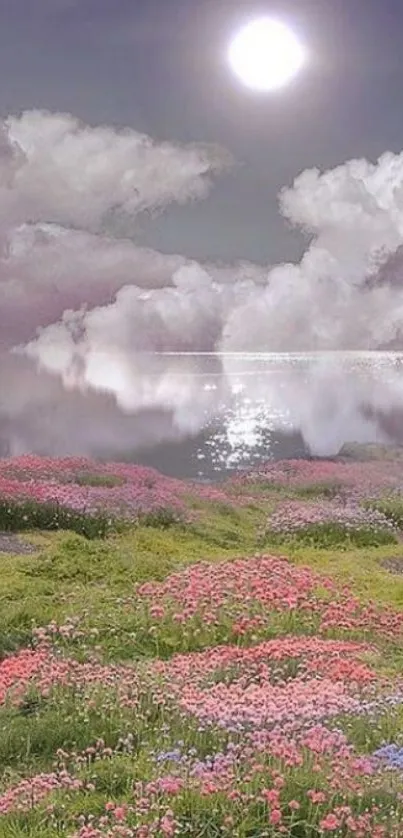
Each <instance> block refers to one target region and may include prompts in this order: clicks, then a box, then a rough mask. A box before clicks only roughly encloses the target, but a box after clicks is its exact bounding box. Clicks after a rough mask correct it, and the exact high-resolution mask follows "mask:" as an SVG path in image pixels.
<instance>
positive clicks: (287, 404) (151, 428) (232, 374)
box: [0, 352, 403, 479]
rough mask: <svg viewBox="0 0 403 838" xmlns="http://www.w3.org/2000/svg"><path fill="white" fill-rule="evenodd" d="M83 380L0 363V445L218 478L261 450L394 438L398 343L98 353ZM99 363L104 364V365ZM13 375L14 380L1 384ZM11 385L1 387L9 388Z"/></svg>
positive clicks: (324, 449)
mask: <svg viewBox="0 0 403 838" xmlns="http://www.w3.org/2000/svg"><path fill="white" fill-rule="evenodd" d="M96 363H97V368H98V369H99V370H100V371H102V375H99V381H98V380H97V370H96V369H94V368H93V369H92V375H91V386H89V385H88V381H87V382H86V380H85V379H84V378H80V376H79V375H78V374H77V370H73V371H72V373H71V378H70V379H68V380H64V381H61V379H60V377H59V376H57V375H51V374H49V373H45V372H39V373H38V372H37V371H36V370H35V369H34V367H33V365H31V364H30V362H29V361H27V360H26V359H21V358H15V357H14V358H12V359H11V360H10V359H8V360H7V362H5V363H4V364H1V365H0V443H2V446H3V452H2V453H9V454H18V453H23V452H25V451H37V452H39V453H42V454H46V453H48V454H51V455H60V456H64V455H68V454H86V455H91V456H94V455H95V456H101V457H105V458H112V457H114V458H125V459H130V460H133V461H138V462H143V463H147V464H151V465H154V466H155V467H157V468H159V469H161V470H162V471H165V472H169V473H171V474H175V475H177V476H184V477H185V476H192V477H199V478H200V479H217V478H218V477H220V476H223V475H225V474H227V473H228V472H230V471H232V470H233V469H239V468H247V467H249V466H251V465H252V464H253V463H256V462H258V461H259V460H261V459H279V458H283V457H290V456H304V455H306V454H307V453H311V454H313V455H316V456H334V455H336V454H337V453H338V452H339V451H340V449H341V447H342V446H343V445H344V443H347V442H364V443H369V442H382V443H385V442H395V443H396V442H397V443H403V421H402V419H403V354H402V353H353V352H344V353H316V354H315V353H310V354H301V353H300V354H295V353H293V354H269V355H268V354H243V353H241V354H235V353H234V354H221V355H220V354H197V353H194V354H181V355H179V354H169V353H164V354H160V355H158V354H135V355H133V356H132V357H131V358H128V357H127V356H126V357H125V358H124V362H123V360H122V358H119V357H118V356H110V355H109V356H108V357H101V356H100V357H99V358H97V359H96ZM106 372H107V374H106ZM10 382H11V388H10ZM6 384H8V387H7V386H6Z"/></svg>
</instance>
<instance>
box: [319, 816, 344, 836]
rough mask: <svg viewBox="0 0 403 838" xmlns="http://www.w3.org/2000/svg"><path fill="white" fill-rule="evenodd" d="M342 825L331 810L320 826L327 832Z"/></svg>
mask: <svg viewBox="0 0 403 838" xmlns="http://www.w3.org/2000/svg"><path fill="white" fill-rule="evenodd" d="M339 826H340V821H339V819H338V818H336V815H334V814H332V812H329V814H328V815H326V817H325V818H323V820H321V822H320V828H321V829H322V830H323V831H324V832H325V831H326V832H334V831H335V830H336V829H338V828H339Z"/></svg>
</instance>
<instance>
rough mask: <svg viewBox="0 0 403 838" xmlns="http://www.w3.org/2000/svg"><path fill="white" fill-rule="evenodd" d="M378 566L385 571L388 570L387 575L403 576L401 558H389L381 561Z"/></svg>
mask: <svg viewBox="0 0 403 838" xmlns="http://www.w3.org/2000/svg"><path fill="white" fill-rule="evenodd" d="M379 564H380V565H381V567H383V568H384V569H385V570H389V573H395V574H398V575H402V576H403V556H391V557H390V558H389V559H383V560H382V561H381V562H379Z"/></svg>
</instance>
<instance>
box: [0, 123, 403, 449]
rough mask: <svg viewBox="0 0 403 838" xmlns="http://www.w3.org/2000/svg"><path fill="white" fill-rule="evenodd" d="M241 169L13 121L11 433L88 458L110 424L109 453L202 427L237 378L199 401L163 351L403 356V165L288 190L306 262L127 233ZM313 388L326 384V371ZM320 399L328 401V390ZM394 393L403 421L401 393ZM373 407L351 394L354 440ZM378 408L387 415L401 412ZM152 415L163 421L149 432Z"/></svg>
mask: <svg viewBox="0 0 403 838" xmlns="http://www.w3.org/2000/svg"><path fill="white" fill-rule="evenodd" d="M230 163H231V160H230V156H229V155H228V154H227V153H226V152H225V151H223V150H222V149H220V148H218V147H215V146H209V145H203V144H197V145H187V146H186V145H180V144H173V143H166V142H157V141H155V140H153V139H151V138H150V137H147V136H144V135H142V134H139V133H137V132H136V131H134V130H132V129H122V130H118V129H116V128H111V127H107V126H101V127H90V126H86V125H84V124H82V123H81V122H79V121H78V120H76V119H74V118H73V117H72V116H71V115H66V114H50V113H47V112H42V111H30V112H26V113H23V114H22V115H20V116H11V117H9V118H7V119H6V120H4V121H3V123H1V124H0V300H1V305H0V352H1V353H2V356H1V361H2V363H1V370H2V374H3V375H4V376H8V379H7V380H8V381H10V380H11V378H12V380H13V385H12V394H11V393H10V391H9V390H8V391H7V390H6V391H5V394H4V395H1V396H0V438H1V436H2V435H3V438H6V439H11V437H12V438H13V443H12V446H14V448H18V446H20V447H21V446H22V447H24V446H25V448H27V447H28V448H27V450H29V448H30V447H36V449H37V448H38V445H39V440H40V437H41V428H42V435H43V436H44V437H45V436H46V439H47V440H48V445H49V446H50V447H52V451H53V453H57V452H58V451H59V450H63V444H64V445H66V444H67V443H63V442H62V437H63V434H66V435H67V437H69V435H70V439H69V443H68V445H69V446H70V447H69V449H68V450H71V446H74V445H75V446H76V448H77V447H78V448H79V449H80V450H81V448H84V449H86V447H89V446H90V445H92V444H93V442H94V440H95V438H96V437H97V431H96V428H97V427H100V428H102V430H100V431H99V441H100V440H101V439H102V440H104V441H106V440H108V441H109V439H113V437H114V433H113V431H112V430H111V429H115V433H116V432H117V433H119V436H120V439H121V440H123V439H124V440H125V439H126V436H125V434H126V430H125V429H127V434H128V437H127V439H128V443H129V441H130V444H134V443H135V445H140V444H143V443H144V444H146V443H147V439H148V436H149V437H150V439H151V437H152V438H153V439H154V441H155V439H157V440H158V439H161V440H163V439H168V438H176V436H177V435H180V434H181V433H189V434H190V433H195V432H197V431H198V430H200V429H201V428H202V427H203V423H204V421H205V417H206V412H207V413H209V415H210V414H211V415H214V412H217V411H219V409H220V403H222V400H223V399H224V398H228V394H229V393H230V394H231V393H232V390H231V386H230V381H232V378H233V377H232V378H231V376H229V378H228V376H227V372H226V370H223V371H221V373H220V376H219V381H220V384H219V387H218V389H217V388H216V389H215V390H214V389H207V390H203V391H200V394H199V397H198V395H197V392H198V391H197V381H198V378H197V372H196V370H195V369H193V370H192V371H191V372H189V373H187V379H186V381H187V383H184V379H182V378H181V377H180V376H179V378H178V373H175V374H174V375H173V374H172V366H171V362H169V364H168V362H167V361H166V362H165V365H166V368H165V371H161V369H159V370H158V372H156V371H155V369H154V368H152V363H151V361H150V356H151V355H152V353H155V352H162V353H164V352H198V351H204V352H213V351H215V350H219V351H224V352H234V351H250V352H259V351H260V352H262V351H267V352H289V351H296V352H305V351H312V350H314V351H321V350H345V349H351V350H368V351H372V350H377V349H380V348H384V347H393V348H403V153H402V154H401V155H394V154H391V153H386V154H385V155H383V156H382V157H381V158H380V159H379V160H378V161H377V162H376V163H370V162H368V161H365V160H353V161H349V162H347V163H345V164H343V165H342V166H339V167H337V168H336V169H334V170H331V171H327V172H324V173H321V172H319V171H318V170H310V171H306V172H303V173H302V174H300V175H299V176H298V177H297V178H296V180H295V182H294V184H293V185H292V186H291V187H287V188H285V189H284V190H283V191H282V192H281V194H280V197H279V208H280V212H281V213H282V215H283V216H284V219H285V221H287V223H291V224H292V225H294V226H295V227H297V228H298V229H300V230H302V231H304V232H305V233H306V235H307V249H306V252H305V254H304V256H303V258H302V260H301V262H300V263H299V264H282V265H277V266H274V267H270V266H266V267H264V266H260V265H251V264H248V263H241V264H237V265H233V266H225V265H212V264H205V265H200V264H197V263H196V262H192V261H191V260H188V259H185V258H184V257H183V256H181V255H180V254H178V255H175V254H173V255H167V254H161V253H156V252H155V251H152V250H149V249H146V248H141V247H140V246H138V245H137V244H135V243H134V241H133V240H132V239H131V238H128V237H127V233H128V232H132V234H133V235H134V234H135V233H136V229H137V225H136V220H137V219H138V217H139V216H141V214H142V213H145V212H147V213H155V212H161V211H163V210H165V209H166V208H167V207H168V206H169V205H170V204H171V203H172V202H177V203H180V204H184V203H187V202H190V203H191V202H192V201H194V200H200V199H203V198H206V197H207V195H208V193H209V190H210V189H211V187H212V184H213V181H214V178H215V177H217V176H218V175H220V174H221V173H224V172H226V171H227V169H228V168H229V166H230ZM120 229H124V230H125V231H126V237H124V238H123V237H119V230H120ZM150 365H151V366H150ZM312 376H313V377H312V378H311V380H312V382H313V381H314V380H318V381H320V388H323V380H322V379H323V375H322V373H320V374H319V371H318V369H316V372H315V375H313V373H312ZM318 376H319V377H318ZM10 377H11V378H10ZM180 380H181V382H182V383H181V385H180V384H179V381H180ZM190 382H192V383H191V384H190ZM393 388H394V391H395V390H396V388H398V379H397V378H396V379H395V380H394V384H393ZM285 389H286V388H285ZM398 389H399V388H398ZM199 390H200V388H199ZM297 390H298V388H297V386H296V383H295V382H294V383H293V385H292V388H291V391H290V396H289V401H290V400H291V402H292V404H291V406H290V405H288V406H287V405H283V406H282V410H283V413H284V411H285V413H287V411H288V412H289V413H291V414H292V417H293V418H292V426H293V427H300V428H302V426H303V427H304V435H305V438H306V439H309V444H310V446H311V447H312V445H313V444H314V438H315V439H316V440H318V439H319V437H321V434H319V431H318V430H317V423H316V424H315V420H314V416H313V413H314V411H313V409H312V411H311V413H309V410H308V413H309V421H308V420H307V419H306V417H305V418H304V415H303V410H302V408H301V407H300V408H299V416H298V409H297V405H296V404H294V402H293V398H292V393H295V392H297ZM2 392H3V391H2ZM178 393H179V394H181V395H180V396H178ZM217 393H219V394H220V398H218V397H217ZM377 393H378V390H377ZM206 394H207V395H206ZM211 394H214V395H211ZM232 394H233V393H232ZM310 398H311V400H312V405H315V404H316V402H317V398H316V396H315V386H314V384H312V386H311V394H310ZM318 398H319V397H318ZM329 398H330V396H329ZM388 398H389V404H390V406H391V407H393V409H398V410H400V389H399V392H398V394H397V395H396V398H392V396H391V393H389V396H388ZM220 399H221V402H220ZM365 399H366V400H367V402H368V394H366V393H365V392H362V393H360V402H359V404H358V403H357V397H356V395H354V397H353V396H352V404H353V407H352V408H351V410H352V411H353V412H354V411H355V414H356V415H357V416H358V419H357V421H355V420H354V421H353V419H352V416H351V412H350V413H349V414H348V416H346V415H344V416H340V415H339V425H338V427H339V428H343V427H345V425H346V422H347V421H348V422H349V426H350V428H353V429H355V428H356V429H357V430H356V431H355V432H356V433H357V434H361V435H364V436H365V434H366V433H367V429H368V422H369V420H368V419H363V416H362V407H363V402H365ZM379 399H380V401H381V407H379V404H378V403H377V404H376V406H375V407H374V405H373V407H374V410H375V414H376V415H378V413H379V410H381V413H382V412H384V409H386V408H385V404H384V403H386V399H385V397H384V395H382V397H381V396H379ZM379 399H378V397H377V400H378V401H379ZM206 400H207V401H206ZM377 400H376V401H377ZM305 402H306V398H305ZM60 405H63V411H61V409H60ZM100 405H102V412H103V418H102V420H101V419H100V416H99V410H100ZM46 406H48V415H49V416H52V417H53V419H52V430H51V431H47V432H46V434H45V433H44V430H43V418H42V417H43V416H44V415H45V413H46V409H47V408H46ZM378 408H379V410H378ZM306 410H307V408H306ZM62 412H63V413H64V415H67V416H70V419H69V421H68V422H67V424H66V428H65V425H64V420H63V418H62V416H61V413H62ZM144 412H146V413H147V416H151V415H152V416H154V422H153V423H152V422H149V423H148V427H147V428H146V429H145V430H140V427H141V422H144V415H145V413H144ZM96 413H98V415H97V416H95V414H96ZM311 414H312V415H311ZM375 414H374V415H375ZM273 415H275V411H274V414H273ZM333 415H334V411H333ZM74 416H76V417H77V418H78V417H80V418H79V421H80V422H81V428H82V433H81V437H80V434H79V433H78V431H75V434H76V441H75V442H74V441H73V439H72V431H71V428H72V425H73V424H74V420H73V417H74ZM84 416H85V417H87V416H88V417H92V420H93V422H94V429H93V432H92V435H91V433H90V431H88V432H87V431H85V430H84V428H85V427H86V420H85V419H84V418H83V417H84ZM38 417H41V418H40V419H39V418H38ZM141 417H142V418H141ZM137 420H138V421H137ZM159 420H161V421H160V422H159ZM88 421H89V419H88ZM376 421H377V420H375V419H373V420H371V421H370V422H369V425H370V426H371V427H373V425H374V422H375V424H376ZM329 422H330V420H329V421H328V423H327V424H328V426H329ZM371 422H372V425H371ZM108 423H110V424H108ZM298 423H299V424H298ZM151 427H153V429H154V430H153V433H152V434H151V433H148V429H149V428H151ZM17 428H19V431H18V433H17V434H16V429H17ZM134 428H136V430H134ZM5 429H7V430H5ZM11 429H12V430H11ZM35 429H36V430H35ZM117 429H119V430H118V431H117ZM312 429H313V430H312ZM315 429H316V430H315ZM365 429H366V430H365ZM343 433H344V431H340V432H339V436H340V434H341V435H343ZM147 435H148V436H147ZM73 436H74V434H73ZM330 436H332V438H333V437H334V438H335V439H336V438H338V433H336V431H334V432H333V431H332V433H331V434H330ZM146 438H147V439H146ZM133 440H134V443H133ZM100 444H101V442H100ZM108 444H109V442H108ZM150 444H151V442H150ZM317 445H319V447H320V448H321V450H322V449H323V450H325V449H326V446H328V448H329V450H330V448H332V447H334V442H331V441H330V438H329V439H328V440H327V441H326V440H325V441H324V442H320V443H317Z"/></svg>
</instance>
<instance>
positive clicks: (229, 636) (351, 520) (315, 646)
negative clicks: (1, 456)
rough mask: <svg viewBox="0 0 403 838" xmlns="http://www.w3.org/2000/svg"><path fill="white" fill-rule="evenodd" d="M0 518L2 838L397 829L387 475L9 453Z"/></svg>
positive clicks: (400, 478) (338, 466)
mask: <svg viewBox="0 0 403 838" xmlns="http://www.w3.org/2000/svg"><path fill="white" fill-rule="evenodd" d="M0 521H1V524H0V529H1V530H3V535H1V534H0V571H1V577H0V578H1V585H0V616H1V620H0V838H3V836H12V838H22V836H27V835H29V836H38V838H53V836H60V835H65V836H69V838H73V836H74V838H102V836H113V837H115V836H116V838H118V836H126V838H130V836H137V837H138V838H147V837H148V836H171V835H179V836H186V838H191V837H192V838H202V836H203V838H205V836H207V838H210V836H211V838H214V837H215V836H239V838H246V837H247V836H250V838H252V837H254V836H256V837H257V836H279V835H288V836H295V838H298V836H300V838H303V837H305V836H309V838H311V837H312V838H313V836H318V835H336V836H353V835H355V836H367V835H368V836H369V835H371V836H375V838H377V837H378V838H382V836H385V838H386V836H388V837H389V836H396V838H397V836H400V835H403V827H402V825H401V822H402V814H403V812H402V803H401V800H402V798H401V795H402V794H403V774H402V772H403V680H402V666H403V655H402V648H403V643H402V641H403V609H402V605H403V575H400V572H402V573H403V544H402V538H403V469H402V467H401V461H399V459H398V458H395V459H393V460H389V459H386V458H385V457H380V456H378V455H375V453H374V456H371V457H368V455H367V456H365V457H363V458H362V461H358V460H357V458H355V459H351V458H347V457H346V458H344V460H340V461H329V462H324V461H296V462H284V463H276V464H268V465H266V466H262V468H260V469H259V470H256V471H255V472H253V473H249V474H246V475H245V474H243V475H241V476H239V477H236V478H234V479H232V480H230V481H227V482H226V483H225V484H222V485H220V486H219V487H205V486H200V485H195V484H191V483H182V482H181V481H176V480H171V479H170V478H164V477H163V476H162V475H159V474H158V473H157V472H155V471H153V470H151V469H144V468H137V467H136V466H130V465H127V464H114V463H110V464H107V465H105V464H104V465H101V464H99V463H92V462H90V461H87V460H82V459H80V460H77V459H68V460H50V459H44V458H35V457H23V458H14V459H13V460H3V461H0ZM1 550H4V552H1Z"/></svg>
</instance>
